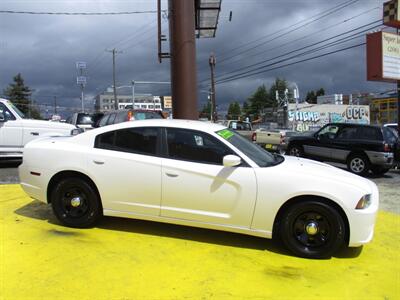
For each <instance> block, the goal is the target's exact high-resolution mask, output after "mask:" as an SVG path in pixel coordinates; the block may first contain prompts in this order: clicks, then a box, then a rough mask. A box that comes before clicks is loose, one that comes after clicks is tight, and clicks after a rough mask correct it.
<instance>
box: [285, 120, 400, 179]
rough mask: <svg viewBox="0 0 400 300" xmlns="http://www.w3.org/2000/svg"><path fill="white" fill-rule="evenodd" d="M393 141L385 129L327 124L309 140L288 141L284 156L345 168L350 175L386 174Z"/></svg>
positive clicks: (295, 138) (390, 165)
mask: <svg viewBox="0 0 400 300" xmlns="http://www.w3.org/2000/svg"><path fill="white" fill-rule="evenodd" d="M395 147H396V139H395V137H394V135H393V133H392V130H390V129H389V128H386V127H379V126H370V125H361V124H342V123H331V124H327V125H325V126H324V127H322V128H321V129H320V130H319V131H317V132H316V133H315V134H313V135H311V136H299V137H292V138H291V139H290V142H289V145H288V149H287V154H289V155H294V156H301V157H307V158H312V159H317V160H323V161H333V162H339V163H345V164H347V168H348V170H349V171H350V172H353V173H355V174H357V175H362V176H365V175H366V174H367V173H368V171H369V170H371V171H372V172H373V173H374V174H376V175H382V174H384V173H386V172H387V171H388V170H389V169H390V168H391V167H392V165H393V151H394V148H395Z"/></svg>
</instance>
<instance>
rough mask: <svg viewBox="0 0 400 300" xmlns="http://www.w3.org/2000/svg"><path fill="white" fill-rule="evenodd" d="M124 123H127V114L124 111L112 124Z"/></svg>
mask: <svg viewBox="0 0 400 300" xmlns="http://www.w3.org/2000/svg"><path fill="white" fill-rule="evenodd" d="M126 121H128V113H127V112H126V111H121V112H119V113H118V114H117V116H116V117H115V121H114V124H119V123H122V122H126Z"/></svg>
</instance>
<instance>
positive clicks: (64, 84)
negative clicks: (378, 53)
mask: <svg viewBox="0 0 400 300" xmlns="http://www.w3.org/2000/svg"><path fill="white" fill-rule="evenodd" d="M383 2H384V0H358V1H357V0H353V1H350V0H222V11H221V14H220V20H219V24H218V30H217V36H216V38H214V39H199V40H197V68H198V81H199V106H202V105H203V104H204V103H205V102H206V99H207V93H206V92H205V91H206V90H208V84H209V67H208V57H209V55H210V53H211V52H214V53H215V55H216V57H217V67H216V76H217V79H220V80H221V79H223V78H227V77H228V76H232V75H235V74H238V73H244V72H246V71H249V70H252V69H254V68H258V71H259V72H258V73H259V74H255V75H253V76H250V77H243V78H238V79H235V78H232V79H235V80H231V81H228V82H221V83H220V84H218V85H217V101H218V103H219V105H220V108H221V109H224V108H226V106H227V105H228V104H229V102H230V101H234V100H238V101H240V102H243V101H244V100H246V99H247V98H248V97H249V96H250V95H251V94H252V93H253V92H254V91H255V89H256V88H257V87H258V86H260V85H261V84H265V85H267V86H270V85H271V83H272V82H273V81H274V79H275V78H276V77H281V78H285V79H286V80H287V81H289V82H290V83H294V82H295V83H297V85H298V86H299V89H300V93H301V96H302V97H304V96H305V94H306V92H307V91H308V90H314V89H319V88H321V87H323V88H324V89H325V90H326V91H327V93H328V94H333V93H344V94H346V93H359V92H380V91H381V92H382V91H387V90H390V89H394V87H395V86H394V84H385V83H380V82H368V81H366V66H365V61H366V57H365V56H366V54H365V46H360V47H356V48H353V49H349V50H347V51H342V52H338V53H336V54H332V55H328V56H323V57H321V58H318V59H314V60H310V61H306V62H303V63H298V64H293V65H290V66H286V67H281V66H282V65H286V64H290V63H293V62H296V61H299V60H303V59H307V58H311V57H314V56H317V55H321V54H324V53H327V52H333V51H335V50H340V49H343V48H348V47H351V46H353V45H359V44H361V43H363V42H365V35H364V33H365V32H368V31H372V30H378V29H380V28H382V26H381V27H378V26H377V25H379V22H375V21H378V20H379V19H381V16H382V3H383ZM162 3H163V9H167V1H165V0H163V2H162ZM340 5H341V6H340ZM0 10H1V11H6V10H7V11H10V10H11V11H33V12H74V13H78V12H123V11H129V12H132V11H154V10H156V0H109V1H105V0H101V1H96V0H92V1H89V0H87V1H85V0H83V1H77V0H75V1H70V0H53V1H50V0H48V1H41V0H30V1H29V0H12V1H10V0H2V1H1V2H0ZM230 11H232V13H233V18H232V21H229V13H230ZM373 22H375V23H373ZM368 24H369V25H368ZM156 26H157V23H156V15H155V14H154V13H148V14H131V15H117V16H67V15H29V14H5V13H0V94H1V93H2V91H3V90H4V88H5V87H6V86H7V85H8V84H9V83H10V82H11V81H12V77H13V76H14V75H16V74H17V73H21V74H22V76H23V77H24V79H25V81H26V84H27V85H29V86H30V87H31V88H32V89H33V90H34V95H33V97H34V98H35V99H36V100H37V101H38V102H39V103H41V104H46V103H48V104H50V103H52V99H53V96H54V95H57V98H58V104H59V105H60V106H62V107H76V108H77V109H79V107H80V100H79V97H80V89H79V87H78V86H77V85H76V76H77V70H76V67H75V62H76V61H86V62H87V65H88V68H87V70H86V74H85V75H86V76H87V77H88V84H87V87H86V102H85V106H86V107H93V101H94V100H93V99H94V96H95V95H96V94H97V93H99V92H101V91H103V90H104V89H105V88H107V87H108V86H111V84H112V55H111V53H109V52H106V51H105V50H106V49H112V48H116V49H117V50H120V51H122V53H120V54H118V55H117V85H118V86H122V85H129V83H130V82H131V80H132V79H133V80H137V81H169V79H170V74H169V72H170V71H169V70H170V65H169V60H164V61H163V63H162V64H159V63H158V60H157V39H156V28H157V27H156ZM162 26H163V31H164V32H165V34H168V20H167V16H166V15H164V17H163V23H162ZM388 30H389V31H390V29H388ZM335 36H336V37H335ZM328 39H329V40H328ZM324 40H326V41H324ZM323 41H324V42H323ZM317 43H319V44H317ZM313 44H315V45H314V46H311V47H307V48H306V46H310V45H313ZM165 46H166V47H168V43H165ZM322 46H326V47H322ZM302 48H303V49H302ZM315 48H322V49H320V50H319V51H315ZM301 49H302V50H301ZM166 50H168V49H166ZM296 50H299V51H297V52H295V51H296ZM306 51H309V53H308V54H307V53H304V52H306ZM290 52H292V53H290ZM287 53H290V54H287ZM285 54H287V55H285ZM299 54H303V55H302V56H299ZM278 61H281V62H279V63H277V62H278ZM273 63H275V64H273ZM250 65H253V67H250V68H248V69H246V68H245V67H247V66H250ZM264 65H269V66H267V67H265V68H264V69H262V68H260V67H262V66H264ZM277 67H281V68H277ZM271 69H272V70H271ZM236 70H239V71H237V72H236V73H232V72H234V71H236ZM260 71H263V72H260ZM250 74H251V73H250ZM243 75H248V74H246V73H244V74H243ZM121 92H124V91H123V90H121ZM126 92H129V91H126ZM137 93H152V94H154V95H157V94H160V95H169V94H170V89H169V87H168V86H154V85H153V86H145V85H141V86H137Z"/></svg>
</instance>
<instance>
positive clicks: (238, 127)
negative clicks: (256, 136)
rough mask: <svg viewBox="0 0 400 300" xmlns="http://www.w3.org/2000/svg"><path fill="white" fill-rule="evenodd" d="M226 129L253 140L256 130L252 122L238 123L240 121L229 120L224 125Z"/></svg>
mask: <svg viewBox="0 0 400 300" xmlns="http://www.w3.org/2000/svg"><path fill="white" fill-rule="evenodd" d="M223 124H224V125H225V126H226V127H228V128H230V129H232V130H235V131H236V132H237V133H239V134H240V135H242V136H244V137H245V138H246V139H248V140H251V139H252V136H253V133H254V130H253V126H252V125H251V122H247V121H238V120H227V121H225V122H224V123H223Z"/></svg>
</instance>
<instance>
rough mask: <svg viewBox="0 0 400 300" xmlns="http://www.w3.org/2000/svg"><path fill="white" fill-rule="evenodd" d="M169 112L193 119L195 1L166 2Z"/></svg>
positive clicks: (194, 103) (195, 101)
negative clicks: (169, 57) (168, 44)
mask: <svg viewBox="0 0 400 300" xmlns="http://www.w3.org/2000/svg"><path fill="white" fill-rule="evenodd" d="M168 11H169V32H170V33H169V34H170V39H169V40H170V53H171V83H172V84H171V89H172V101H173V106H172V112H173V117H174V119H191V120H197V119H198V118H199V116H198V111H197V110H198V108H197V75H196V40H195V1H193V0H192V1H188V0H169V1H168Z"/></svg>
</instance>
